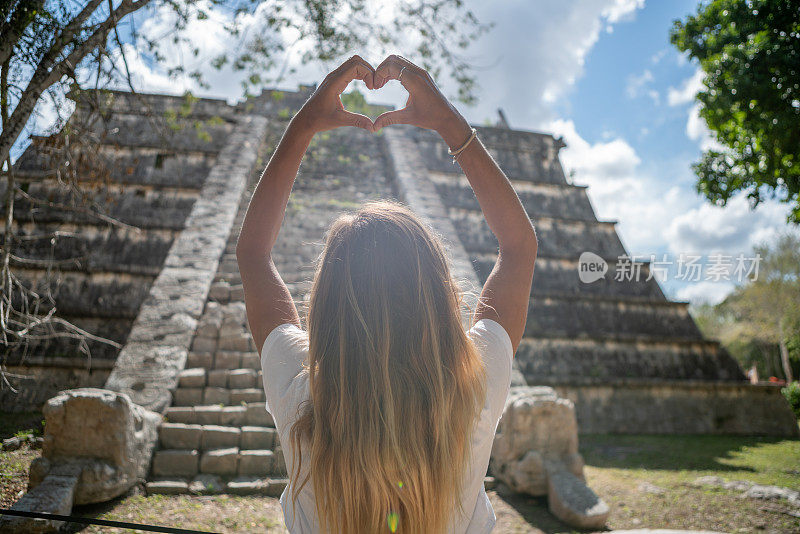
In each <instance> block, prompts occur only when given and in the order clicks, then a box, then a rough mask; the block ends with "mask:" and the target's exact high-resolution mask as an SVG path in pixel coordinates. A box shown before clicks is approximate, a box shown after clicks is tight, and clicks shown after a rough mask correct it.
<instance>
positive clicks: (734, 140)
mask: <svg viewBox="0 0 800 534" xmlns="http://www.w3.org/2000/svg"><path fill="white" fill-rule="evenodd" d="M670 39H671V41H672V44H674V45H675V46H676V47H677V48H678V49H679V50H681V51H682V52H686V53H687V54H688V55H689V57H690V58H692V59H695V60H697V61H698V62H699V64H700V67H701V68H702V70H703V71H704V73H705V81H704V83H705V88H704V89H703V90H702V91H700V92H699V93H698V94H697V96H696V99H697V101H698V102H699V104H700V116H701V117H702V118H703V119H704V120H705V122H706V124H707V125H708V127H709V129H710V130H711V131H712V132H713V133H714V134H715V137H716V140H717V142H718V144H719V145H720V146H719V147H716V148H711V149H709V150H707V151H706V152H705V153H704V154H703V156H702V158H701V160H700V161H699V162H697V163H695V164H694V165H693V168H694V171H695V173H696V174H697V176H698V181H697V190H698V192H699V193H701V194H703V195H704V196H705V197H706V198H707V199H708V200H710V201H711V202H713V203H715V204H717V205H722V206H724V205H725V204H726V203H727V201H728V200H729V199H730V198H731V197H733V196H735V195H736V194H737V193H739V192H746V193H747V196H748V198H749V199H750V201H751V206H752V207H755V206H757V205H758V204H759V203H760V202H761V201H762V200H763V199H764V198H777V199H779V200H780V201H782V202H785V203H787V204H789V206H790V214H789V217H788V219H789V221H790V222H792V223H795V224H798V223H800V128H798V127H797V125H798V124H800V8H798V5H797V2H796V0H747V1H743V0H712V1H710V2H705V3H702V4H700V6H699V7H698V12H697V13H696V14H695V15H690V16H688V17H687V18H686V19H685V20H683V21H681V20H675V21H674V22H673V28H672V31H671V32H670Z"/></svg>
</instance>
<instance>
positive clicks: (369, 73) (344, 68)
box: [331, 56, 375, 94]
mask: <svg viewBox="0 0 800 534" xmlns="http://www.w3.org/2000/svg"><path fill="white" fill-rule="evenodd" d="M374 72H375V69H373V68H372V65H370V64H369V63H367V62H366V61H365V60H364V59H362V58H361V57H360V56H352V57H351V58H350V59H348V60H347V61H345V62H344V63H342V64H341V65H340V66H339V68H337V69H336V70H334V71H333V72H332V73H331V75H332V80H331V82H332V86H333V87H334V88H335V89H336V91H337V93H339V94H341V93H342V91H344V90H345V89H346V88H347V86H348V85H349V84H350V82H352V81H353V80H363V81H364V83H365V84H367V88H368V89H373V88H374V84H373V73H374Z"/></svg>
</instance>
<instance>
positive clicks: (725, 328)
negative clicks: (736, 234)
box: [692, 233, 800, 377]
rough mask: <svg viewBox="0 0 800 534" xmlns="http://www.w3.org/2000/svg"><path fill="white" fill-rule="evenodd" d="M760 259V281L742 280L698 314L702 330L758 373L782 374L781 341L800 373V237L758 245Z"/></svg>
mask: <svg viewBox="0 0 800 534" xmlns="http://www.w3.org/2000/svg"><path fill="white" fill-rule="evenodd" d="M754 253H755V254H758V255H759V256H760V257H761V261H760V262H759V272H758V276H757V278H756V279H755V280H752V281H749V282H747V283H746V284H743V285H741V286H739V287H737V288H736V289H734V291H733V292H732V293H731V294H730V295H728V297H727V298H726V299H725V300H724V301H723V302H721V303H720V304H718V305H716V306H711V305H708V304H706V305H701V306H697V307H694V308H693V310H692V311H693V314H694V317H695V319H696V321H697V324H698V326H699V327H700V329H701V330H702V331H703V334H704V335H705V336H707V337H709V338H712V339H718V340H719V341H720V342H722V343H723V345H725V347H726V349H728V351H729V352H730V353H731V355H732V356H734V357H735V358H736V359H737V360H738V361H739V363H740V364H741V365H742V367H744V368H750V367H751V366H753V365H755V366H756V368H757V370H758V373H759V376H761V377H768V376H777V377H782V376H783V373H784V372H783V369H782V364H781V356H780V348H779V345H780V342H781V341H783V342H784V343H785V344H786V347H787V351H788V353H789V365H790V366H791V368H792V369H793V370H794V372H795V373H796V372H798V371H800V237H798V236H797V235H795V234H791V233H787V234H784V235H783V236H780V237H779V238H778V240H777V241H776V242H775V243H773V244H772V245H762V246H758V247H755V249H754Z"/></svg>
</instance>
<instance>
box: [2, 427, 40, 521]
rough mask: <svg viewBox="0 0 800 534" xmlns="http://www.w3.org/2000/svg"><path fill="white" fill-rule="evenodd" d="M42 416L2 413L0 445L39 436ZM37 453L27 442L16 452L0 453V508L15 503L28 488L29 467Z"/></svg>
mask: <svg viewBox="0 0 800 534" xmlns="http://www.w3.org/2000/svg"><path fill="white" fill-rule="evenodd" d="M42 428H43V427H42V414H41V412H22V413H4V414H2V415H0V441H1V440H4V439H7V438H11V437H14V436H16V437H19V438H24V437H27V436H30V435H34V436H41V435H42ZM37 456H39V451H38V450H35V449H31V448H30V445H29V444H28V443H27V442H26V443H24V444H23V445H22V447H20V448H19V449H17V450H15V451H0V507H2V508H7V507H8V506H11V505H12V504H13V503H15V502H16V501H17V499H19V497H20V492H21V491H25V490H26V489H27V487H28V467H29V466H30V464H31V462H32V461H33V459H34V458H36V457H37Z"/></svg>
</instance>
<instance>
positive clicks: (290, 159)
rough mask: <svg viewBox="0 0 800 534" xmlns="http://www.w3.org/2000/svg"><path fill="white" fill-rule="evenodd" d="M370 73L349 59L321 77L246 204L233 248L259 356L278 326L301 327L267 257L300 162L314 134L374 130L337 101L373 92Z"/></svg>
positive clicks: (366, 120)
mask: <svg viewBox="0 0 800 534" xmlns="http://www.w3.org/2000/svg"><path fill="white" fill-rule="evenodd" d="M373 73H374V69H373V68H372V67H371V66H370V64H369V63H367V62H366V61H364V60H363V59H361V58H360V57H358V56H353V57H351V58H350V59H348V60H347V61H345V62H344V63H343V64H342V65H340V66H339V67H338V68H337V69H336V70H334V71H332V72H331V73H330V74H328V76H326V77H325V79H324V80H323V81H322V83H321V84H320V85H319V86H318V87H317V89H316V91H314V93H313V94H312V95H311V96H310V97H309V99H308V100H307V101H306V103H305V104H304V105H303V107H302V108H301V109H300V111H298V112H297V114H296V115H295V116H294V117H293V118H292V120H291V121H290V122H289V126H288V127H287V128H286V131H285V132H284V134H283V137H282V138H281V140H280V143H279V144H278V147H277V148H276V149H275V152H274V153H273V154H272V157H271V158H270V160H269V163H268V164H267V167H266V169H264V172H263V174H262V175H261V179H260V180H259V182H258V185H257V186H256V189H255V191H254V192H253V197H252V198H251V199H250V204H249V205H248V207H247V211H246V213H245V217H244V221H243V223H242V230H241V232H240V233H239V239H238V241H237V244H236V258H237V261H238V263H239V272H240V273H241V276H242V285H243V288H244V299H245V306H246V308H247V320H248V323H249V326H250V333H251V334H252V335H253V340H254V341H255V343H256V347H257V348H258V350H259V352H260V351H261V347H262V346H263V344H264V340H265V339H266V338H267V335H269V333H270V332H271V331H272V330H273V329H274V328H275V327H276V326H279V325H281V324H284V323H294V324H296V325H298V326H300V317H299V315H298V313H297V309H296V308H295V305H294V301H293V300H292V297H291V294H290V293H289V290H288V289H287V287H286V285H285V284H284V283H283V280H282V279H281V277H280V275H279V274H278V271H277V269H276V267H275V264H274V262H273V261H272V257H271V253H272V247H274V246H275V242H276V241H277V240H278V233H279V231H280V228H281V223H282V222H283V217H284V213H285V211H286V203H287V202H288V200H289V194H290V193H291V191H292V185H293V184H294V180H295V178H296V176H297V171H298V169H299V168H300V162H301V161H302V159H303V155H304V154H305V152H306V150H307V149H308V145H309V143H310V142H311V139H312V138H313V137H314V134H316V133H317V132H322V131H326V130H332V129H334V128H337V127H339V126H356V127H359V128H364V129H365V130H369V131H373V124H372V121H371V120H370V119H369V117H365V116H364V115H359V114H356V113H351V112H349V111H346V110H345V109H344V106H343V105H342V101H341V98H340V95H341V94H342V91H344V90H345V88H346V87H347V86H348V84H349V83H350V82H351V81H353V80H356V79H361V80H364V82H365V83H366V84H367V87H369V88H370V89H372V87H373Z"/></svg>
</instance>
